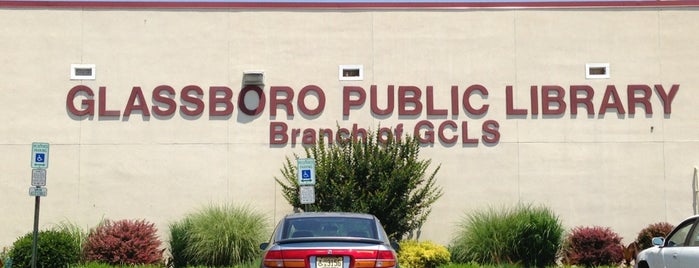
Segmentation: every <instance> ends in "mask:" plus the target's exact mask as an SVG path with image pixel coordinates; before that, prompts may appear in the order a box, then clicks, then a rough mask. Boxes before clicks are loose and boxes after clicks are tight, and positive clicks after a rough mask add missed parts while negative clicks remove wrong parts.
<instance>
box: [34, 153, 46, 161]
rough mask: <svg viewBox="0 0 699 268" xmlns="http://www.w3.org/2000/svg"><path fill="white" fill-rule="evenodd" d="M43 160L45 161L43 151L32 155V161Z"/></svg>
mask: <svg viewBox="0 0 699 268" xmlns="http://www.w3.org/2000/svg"><path fill="white" fill-rule="evenodd" d="M44 161H46V155H45V154H43V153H37V154H36V155H35V156H34V162H37V163H44Z"/></svg>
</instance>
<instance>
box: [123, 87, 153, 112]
mask: <svg viewBox="0 0 699 268" xmlns="http://www.w3.org/2000/svg"><path fill="white" fill-rule="evenodd" d="M136 100H138V104H136ZM133 110H141V113H142V114H143V116H150V111H149V110H148V104H147V103H146V97H144V96H143V91H142V90H141V87H133V88H132V89H131V96H129V101H128V102H127V103H126V107H125V108H124V116H131V111H133Z"/></svg>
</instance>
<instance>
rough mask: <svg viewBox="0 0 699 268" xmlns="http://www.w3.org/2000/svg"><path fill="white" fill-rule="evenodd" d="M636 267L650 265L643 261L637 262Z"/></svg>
mask: <svg viewBox="0 0 699 268" xmlns="http://www.w3.org/2000/svg"><path fill="white" fill-rule="evenodd" d="M637 267H638V268H650V267H648V263H647V262H645V261H641V262H639V263H638V266H637Z"/></svg>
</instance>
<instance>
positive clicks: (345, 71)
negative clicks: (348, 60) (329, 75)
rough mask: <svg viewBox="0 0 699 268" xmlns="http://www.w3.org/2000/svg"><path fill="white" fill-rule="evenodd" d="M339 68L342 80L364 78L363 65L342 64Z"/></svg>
mask: <svg viewBox="0 0 699 268" xmlns="http://www.w3.org/2000/svg"><path fill="white" fill-rule="evenodd" d="M338 69H339V78H340V81H360V80H364V66H363V65H340V67H339V68H338Z"/></svg>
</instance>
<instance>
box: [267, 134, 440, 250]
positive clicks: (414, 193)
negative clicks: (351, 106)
mask: <svg viewBox="0 0 699 268" xmlns="http://www.w3.org/2000/svg"><path fill="white" fill-rule="evenodd" d="M379 129H381V128H379ZM383 129H384V130H385V128H383ZM338 131H339V129H338ZM384 134H388V135H387V136H383V135H382V132H381V131H367V133H366V135H363V136H365V137H361V136H360V137H357V136H354V137H349V136H348V137H347V140H344V141H343V139H338V142H335V143H332V144H328V143H325V139H323V138H320V139H318V142H317V143H315V145H314V146H312V147H305V148H304V149H305V151H306V154H305V157H308V158H313V159H315V161H316V169H315V172H316V173H315V174H316V184H315V194H316V196H315V202H314V203H313V204H307V205H302V204H301V200H300V199H299V187H300V186H299V183H298V181H299V180H298V178H297V166H296V159H297V158H298V157H299V156H298V155H294V157H293V160H292V158H289V157H287V158H286V161H285V164H284V166H283V168H282V170H281V172H282V175H283V178H275V180H276V181H277V183H278V184H279V185H280V186H281V191H282V195H283V196H284V198H285V199H286V200H287V201H288V202H289V204H290V205H292V206H293V207H295V208H298V209H301V208H303V210H304V211H347V212H363V213H369V214H373V215H376V217H377V218H379V220H380V221H381V224H383V226H384V229H385V231H386V234H387V235H388V237H389V238H390V239H391V240H395V241H399V240H401V239H402V238H403V236H405V235H406V234H409V233H411V232H414V231H415V230H418V229H419V228H420V226H422V225H423V223H424V222H425V221H426V220H427V216H428V215H429V214H430V212H431V209H430V206H432V204H434V202H436V201H437V199H439V198H440V197H441V196H442V194H443V192H442V188H441V187H440V186H439V185H438V184H437V177H436V175H437V171H439V168H440V167H439V166H437V167H436V168H435V169H434V170H433V171H429V170H428V168H429V166H430V165H431V160H429V159H427V160H425V159H420V155H419V154H420V143H419V142H418V140H417V139H416V138H415V137H410V136H404V137H394V136H393V135H392V134H390V132H389V133H384ZM350 136H351V135H350ZM357 189H362V191H357Z"/></svg>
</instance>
